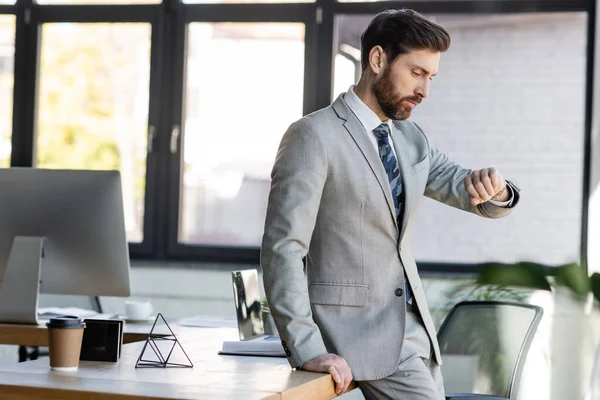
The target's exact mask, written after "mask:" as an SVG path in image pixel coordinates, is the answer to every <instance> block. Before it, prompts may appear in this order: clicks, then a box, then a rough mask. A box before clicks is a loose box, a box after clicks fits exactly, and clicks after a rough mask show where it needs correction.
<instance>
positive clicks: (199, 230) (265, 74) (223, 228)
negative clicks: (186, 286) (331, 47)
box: [178, 22, 304, 246]
mask: <svg viewBox="0 0 600 400" xmlns="http://www.w3.org/2000/svg"><path fill="white" fill-rule="evenodd" d="M187 55H188V58H187V68H186V71H187V77H186V88H185V96H186V102H185V103H186V108H185V126H184V143H185V144H184V151H183V165H182V175H183V185H182V193H181V196H180V204H181V208H180V210H182V211H181V213H180V214H181V217H180V218H181V219H180V225H179V226H180V230H179V238H178V240H179V241H180V242H183V243H186V244H205V245H206V244H212V245H225V246H259V245H260V240H261V237H262V232H263V227H264V218H265V214H266V206H267V196H268V193H269V188H270V172H271V168H272V166H273V161H274V160H275V155H276V153H277V147H278V145H279V141H280V140H281V136H282V135H283V133H284V132H285V130H286V129H287V127H288V126H289V125H290V123H291V122H293V121H294V120H296V119H299V118H300V117H301V116H302V106H303V89H304V24H301V23H201V22H194V23H191V24H190V25H189V35H188V47H187Z"/></svg>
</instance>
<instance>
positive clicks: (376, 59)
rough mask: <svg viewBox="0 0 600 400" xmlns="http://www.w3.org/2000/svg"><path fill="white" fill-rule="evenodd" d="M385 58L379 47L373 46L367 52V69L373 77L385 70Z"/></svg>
mask: <svg viewBox="0 0 600 400" xmlns="http://www.w3.org/2000/svg"><path fill="white" fill-rule="evenodd" d="M386 63H387V56H386V54H385V51H383V48H382V47H381V46H379V45H377V46H374V47H373V48H372V49H371V51H370V52H369V68H371V71H373V73H374V74H375V75H379V73H380V72H382V71H384V70H385V66H386Z"/></svg>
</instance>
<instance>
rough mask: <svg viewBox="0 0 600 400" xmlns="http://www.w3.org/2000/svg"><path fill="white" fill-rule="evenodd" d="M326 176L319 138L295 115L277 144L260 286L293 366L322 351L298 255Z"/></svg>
mask: <svg viewBox="0 0 600 400" xmlns="http://www.w3.org/2000/svg"><path fill="white" fill-rule="evenodd" d="M326 178H327V157H326V150H325V147H324V144H323V143H322V139H321V138H320V137H319V135H318V134H317V133H316V132H314V130H313V129H312V127H310V126H309V124H307V123H306V121H305V119H303V120H300V121H298V122H296V123H295V124H293V125H292V126H291V127H290V128H289V129H288V131H287V132H286V133H285V135H284V136H283V139H282V141H281V144H280V146H279V151H278V153H277V157H276V159H275V164H274V167H273V171H272V173H271V191H270V193H269V201H268V206H267V216H266V222H265V232H264V235H263V240H262V246H261V266H262V269H263V280H264V286H265V292H266V295H267V299H268V301H269V306H270V309H271V313H272V315H273V319H274V321H275V324H276V326H277V330H278V331H279V335H280V337H281V339H282V344H283V346H284V349H285V350H286V354H287V356H288V359H289V362H290V365H291V366H292V367H299V366H301V365H302V364H304V363H305V362H307V361H309V360H311V359H313V358H315V357H318V356H320V355H323V354H326V353H327V350H326V348H325V345H324V343H323V339H322V337H321V333H320V331H319V328H318V327H317V325H316V324H315V322H314V321H313V319H312V312H311V308H310V302H309V298H308V286H307V279H306V273H305V270H304V263H303V261H302V260H303V258H304V257H305V256H306V254H307V253H308V247H309V243H310V239H311V236H312V233H313V230H314V227H315V222H316V218H317V213H318V210H319V204H320V201H321V195H322V192H323V187H324V185H325V180H326Z"/></svg>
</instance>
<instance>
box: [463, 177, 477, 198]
mask: <svg viewBox="0 0 600 400" xmlns="http://www.w3.org/2000/svg"><path fill="white" fill-rule="evenodd" d="M465 189H466V191H467V193H469V194H470V195H471V204H472V203H473V199H478V198H479V193H477V189H475V185H473V175H472V174H471V175H469V176H467V177H465Z"/></svg>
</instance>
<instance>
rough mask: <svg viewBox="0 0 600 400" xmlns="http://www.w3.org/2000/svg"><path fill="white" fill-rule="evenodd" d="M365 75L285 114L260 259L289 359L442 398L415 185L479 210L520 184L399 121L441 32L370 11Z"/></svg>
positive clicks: (383, 395)
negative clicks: (416, 249) (295, 115)
mask: <svg viewBox="0 0 600 400" xmlns="http://www.w3.org/2000/svg"><path fill="white" fill-rule="evenodd" d="M361 45H362V76H361V78H360V80H359V82H358V84H357V85H356V86H353V87H351V88H350V90H349V91H348V92H347V93H345V94H342V95H341V96H340V97H338V99H337V100H335V102H334V103H333V104H332V105H331V106H329V107H327V108H325V109H322V110H319V111H317V112H315V113H313V114H310V115H308V116H306V117H304V118H302V119H300V120H299V121H296V122H295V123H293V124H292V125H291V126H290V128H289V129H288V131H287V132H286V133H285V135H284V136H283V139H282V141H281V144H280V147H279V151H278V153H277V157H276V160H275V165H274V167H273V172H272V175H271V178H272V183H271V191H270V195H269V204H268V208H267V217H266V224H265V233H264V236H263V242H262V249H261V265H262V268H263V277H264V284H265V291H266V294H267V298H268V300H269V304H270V307H271V312H272V314H273V318H274V320H275V323H276V325H277V329H278V331H279V334H280V336H281V339H282V344H283V347H284V350H285V352H286V354H287V356H288V359H289V362H290V365H291V366H292V367H293V368H301V369H304V370H308V371H319V372H329V373H330V374H331V375H332V377H333V379H334V381H335V382H336V392H337V393H338V394H340V393H342V392H344V391H345V390H346V389H347V387H348V385H349V384H350V382H351V381H352V380H353V379H354V380H356V381H357V382H358V384H359V387H360V389H361V390H362V392H363V394H364V395H365V397H366V398H367V399H407V400H431V399H443V398H444V389H443V382H442V377H441V373H440V367H439V366H440V365H441V363H442V360H441V357H440V350H439V347H438V343H437V340H436V331H435V327H434V325H433V322H432V319H431V316H430V314H429V310H428V306H427V301H426V298H425V294H424V293H423V287H422V284H421V280H420V278H419V274H418V271H417V266H416V264H415V260H414V258H413V256H412V255H411V252H410V241H411V238H410V236H411V230H412V229H411V228H412V227H411V225H412V222H413V217H414V214H415V211H416V209H417V207H418V205H419V203H420V201H421V199H422V197H423V195H425V196H428V197H431V198H433V199H435V200H437V201H440V202H442V203H445V204H448V205H450V206H453V207H456V208H459V209H462V210H465V211H469V212H472V213H475V214H477V215H480V216H482V217H487V218H498V217H503V216H505V215H507V214H508V213H509V212H510V208H512V207H513V206H515V205H516V203H517V201H518V197H519V193H518V189H517V188H516V187H515V186H514V185H512V184H511V183H510V182H507V181H505V180H504V179H503V177H502V176H501V175H500V173H499V172H498V171H496V170H495V169H494V168H488V169H483V170H480V171H471V170H469V169H465V168H462V167H460V166H459V165H456V164H455V163H453V162H452V161H450V160H449V159H448V157H446V156H445V155H444V154H443V153H441V152H440V151H438V150H437V149H435V148H434V147H432V146H431V145H430V143H429V141H428V139H427V137H426V136H425V135H424V134H423V132H422V131H421V129H420V128H419V127H418V126H417V125H416V124H415V123H413V122H409V121H408V120H407V119H408V118H409V116H410V114H411V111H412V110H413V109H414V108H415V107H416V106H417V105H418V104H419V103H421V101H422V100H423V99H425V98H427V97H428V95H429V86H430V82H431V79H432V78H433V77H434V76H435V75H436V74H437V71H438V66H439V60H440V54H441V53H442V52H444V51H446V50H447V49H448V47H449V46H450V37H449V35H448V33H447V32H446V31H445V30H444V29H443V28H442V27H441V26H439V25H437V24H435V23H433V22H431V21H428V20H427V19H425V18H423V17H422V16H421V15H419V14H418V13H416V12H414V11H411V10H399V11H398V10H389V11H386V12H383V13H381V14H378V15H377V16H376V17H375V18H374V19H373V20H372V21H371V23H370V24H369V26H368V28H367V29H366V30H365V32H364V33H363V35H362V37H361Z"/></svg>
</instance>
